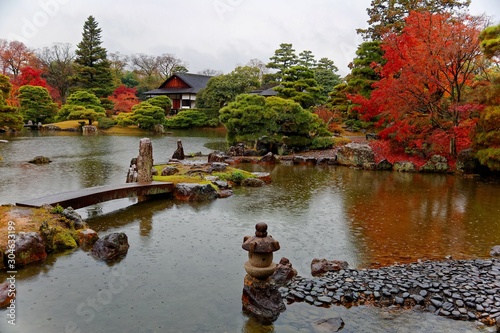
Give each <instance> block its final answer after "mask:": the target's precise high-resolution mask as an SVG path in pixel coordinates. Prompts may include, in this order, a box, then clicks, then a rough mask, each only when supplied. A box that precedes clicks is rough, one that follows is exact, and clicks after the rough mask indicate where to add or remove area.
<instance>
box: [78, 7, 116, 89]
mask: <svg viewBox="0 0 500 333" xmlns="http://www.w3.org/2000/svg"><path fill="white" fill-rule="evenodd" d="M101 31H102V30H101V29H100V28H99V27H98V23H97V21H96V20H95V18H94V17H93V16H89V17H88V19H87V21H85V24H84V26H83V33H82V41H81V42H80V43H79V44H78V45H77V50H76V52H75V53H76V59H75V65H76V66H75V70H76V75H75V81H76V85H77V86H78V87H79V88H83V89H88V90H90V91H92V92H93V93H94V94H95V95H96V96H98V97H107V96H109V95H110V94H111V93H112V91H113V90H114V88H115V87H114V84H113V76H112V74H111V69H110V62H109V60H108V59H107V52H106V49H105V48H104V47H102V46H101V44H102V41H101Z"/></svg>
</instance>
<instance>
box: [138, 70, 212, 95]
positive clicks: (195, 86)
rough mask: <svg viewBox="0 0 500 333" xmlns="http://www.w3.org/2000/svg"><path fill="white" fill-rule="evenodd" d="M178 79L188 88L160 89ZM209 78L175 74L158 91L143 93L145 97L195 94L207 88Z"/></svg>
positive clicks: (198, 75) (197, 75)
mask: <svg viewBox="0 0 500 333" xmlns="http://www.w3.org/2000/svg"><path fill="white" fill-rule="evenodd" d="M175 76H176V77H178V78H179V79H181V80H182V81H184V83H186V84H187V85H189V88H162V87H164V86H165V85H166V84H167V82H168V81H170V80H171V79H172V78H173V77H175ZM210 78H211V76H207V75H201V74H190V73H175V74H173V75H172V76H171V77H169V78H168V79H167V80H165V82H163V83H162V84H161V85H160V87H159V88H158V89H154V90H150V91H146V92H144V94H145V95H165V94H187V93H191V94H196V93H198V91H200V89H202V88H205V87H206V86H207V83H208V80H210Z"/></svg>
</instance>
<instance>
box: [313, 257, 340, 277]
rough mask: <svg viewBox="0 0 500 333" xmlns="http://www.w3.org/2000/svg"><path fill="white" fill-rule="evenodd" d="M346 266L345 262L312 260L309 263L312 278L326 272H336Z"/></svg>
mask: <svg viewBox="0 0 500 333" xmlns="http://www.w3.org/2000/svg"><path fill="white" fill-rule="evenodd" d="M348 266H349V265H348V263H347V261H342V260H326V259H318V258H314V259H313V260H312V262H311V274H312V276H318V275H322V274H325V273H327V272H338V271H340V270H342V269H346V268H347V267H348Z"/></svg>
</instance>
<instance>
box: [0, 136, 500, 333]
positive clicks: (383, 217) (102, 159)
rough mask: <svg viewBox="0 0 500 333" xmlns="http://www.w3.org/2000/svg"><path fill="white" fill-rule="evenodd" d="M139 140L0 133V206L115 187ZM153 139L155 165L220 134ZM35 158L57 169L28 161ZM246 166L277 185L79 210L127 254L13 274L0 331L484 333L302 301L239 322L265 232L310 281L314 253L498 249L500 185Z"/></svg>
mask: <svg viewBox="0 0 500 333" xmlns="http://www.w3.org/2000/svg"><path fill="white" fill-rule="evenodd" d="M140 138H141V137H140V136H106V135H99V136H91V137H84V136H81V135H78V134H70V133H65V134H62V133H58V134H51V135H47V134H43V133H33V134H32V135H24V136H17V137H1V139H6V140H9V141H10V142H9V143H0V156H2V160H1V161H0V177H1V178H0V204H5V203H14V202H16V201H20V200H23V199H29V198H33V197H38V196H43V195H48V194H53V193H58V192H63V191H69V190H75V189H79V188H83V187H90V186H97V185H106V184H116V183H123V182H124V181H125V177H126V172H127V169H128V165H129V162H130V159H131V158H132V157H135V156H136V155H137V154H138V148H139V140H140ZM151 139H152V142H153V153H154V160H155V163H161V162H165V161H167V160H168V158H169V157H170V156H171V155H172V153H173V152H174V150H175V149H176V141H177V139H181V140H182V142H183V146H184V150H185V152H186V153H191V152H193V153H194V152H202V153H203V154H207V153H209V152H210V151H211V150H212V149H214V147H217V146H219V147H220V146H223V145H224V134H223V133H220V132H217V131H189V132H183V131H176V132H174V133H173V134H171V135H167V136H158V137H152V138H151ZM37 155H44V156H47V157H49V158H50V159H51V160H52V161H53V162H52V163H50V164H48V165H38V166H37V165H31V164H29V163H27V161H28V160H30V159H32V158H33V157H35V156H37ZM241 167H242V168H245V169H247V170H251V171H266V172H270V173H271V175H272V178H273V182H272V183H271V184H269V185H267V186H265V187H263V188H234V195H233V196H232V197H230V198H227V199H218V200H216V201H213V202H209V203H198V204H193V203H184V202H178V201H175V200H166V201H165V200H152V201H146V202H137V201H136V200H135V199H121V200H115V201H111V202H106V203H102V204H99V205H95V206H91V207H87V208H83V209H79V210H78V212H79V213H80V214H81V215H82V216H83V217H84V218H86V219H87V222H88V224H89V225H90V227H91V228H93V229H94V230H96V231H98V233H99V234H100V235H101V236H102V235H105V234H108V233H110V232H125V233H126V234H127V235H128V238H129V243H130V249H129V251H128V254H127V256H126V257H125V258H124V259H122V260H121V261H119V262H116V263H114V264H106V263H103V262H100V261H96V260H94V259H93V258H92V257H90V256H88V253H87V252H84V251H83V250H80V249H77V250H74V251H68V252H65V253H62V254H58V255H51V256H49V257H48V259H47V260H46V261H45V262H44V263H41V264H36V265H32V266H29V267H27V268H24V269H22V270H19V272H18V273H17V276H16V278H17V283H18V285H17V287H18V298H17V302H16V304H17V321H16V326H11V325H9V324H8V323H7V318H6V316H4V318H0V332H41V333H45V332H134V333H136V332H314V322H316V321H318V320H320V319H325V318H331V317H336V316H340V317H342V318H343V320H344V322H345V323H346V324H345V327H344V329H343V330H342V332H406V331H412V332H430V331H437V330H439V331H440V332H477V331H481V330H480V329H479V328H477V327H476V324H475V323H473V322H459V321H453V320H450V319H445V318H441V317H438V316H434V315H432V314H429V313H424V312H420V311H412V310H409V311H388V310H386V309H379V308H375V307H365V306H363V307H352V308H349V309H347V308H344V307H331V308H317V307H314V306H312V305H308V304H304V303H294V304H291V305H288V306H287V310H286V312H284V313H283V314H281V316H280V318H279V319H278V320H277V321H276V322H275V323H274V325H272V326H261V325H259V324H257V323H255V322H253V321H252V320H251V319H248V318H247V317H246V316H244V315H243V314H242V313H241V292H242V288H243V278H244V275H245V271H244V269H243V264H244V262H245V261H246V260H247V253H246V252H245V251H244V250H242V248H241V244H242V241H243V236H245V235H250V234H253V232H254V225H255V224H256V223H257V222H266V223H267V224H268V225H269V233H270V234H271V235H272V236H273V237H274V238H275V239H277V240H278V241H279V242H280V244H281V249H280V251H278V252H276V253H275V260H279V258H281V257H287V258H288V259H290V261H291V262H292V264H293V266H294V267H295V268H296V269H297V270H298V272H299V274H300V275H302V276H310V263H311V260H312V259H313V258H316V257H318V258H328V259H339V260H346V261H347V262H348V263H349V265H350V266H351V267H356V268H367V267H378V266H384V265H390V264H394V263H407V262H413V261H417V260H418V259H422V260H424V259H438V260H439V259H444V258H445V257H447V256H452V257H453V258H455V259H469V258H485V257H488V252H489V250H490V249H491V247H492V246H493V245H496V244H500V219H498V216H500V215H499V214H500V184H499V183H498V182H495V181H481V180H472V179H463V178H461V177H456V176H452V175H423V174H422V175H421V174H404V173H396V172H371V171H362V170H355V169H350V168H346V167H340V166H330V167H315V166H286V165H276V166H267V167H264V166H258V165H242V166H241ZM5 277H6V274H5V273H0V278H1V279H2V280H3V279H4V278H5ZM0 313H3V312H0ZM483 331H484V329H483Z"/></svg>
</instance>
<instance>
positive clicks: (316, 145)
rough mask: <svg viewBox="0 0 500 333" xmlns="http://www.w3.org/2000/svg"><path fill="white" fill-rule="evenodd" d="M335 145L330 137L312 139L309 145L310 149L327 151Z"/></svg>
mask: <svg viewBox="0 0 500 333" xmlns="http://www.w3.org/2000/svg"><path fill="white" fill-rule="evenodd" d="M334 145H335V140H334V139H333V138H332V137H330V136H322V137H319V138H314V139H313V141H312V144H311V149H329V148H332V147H333V146H334Z"/></svg>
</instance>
